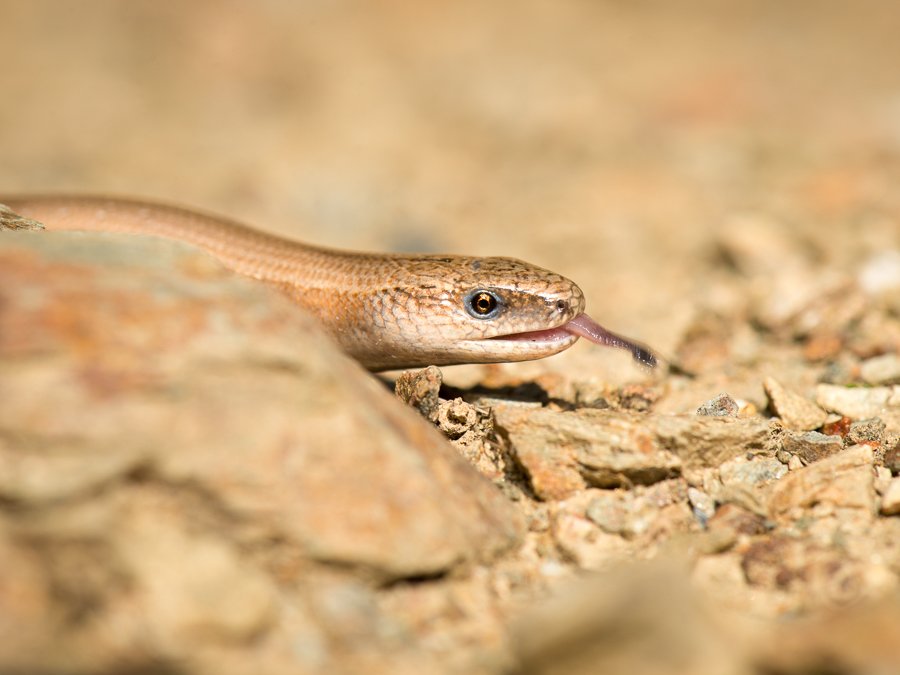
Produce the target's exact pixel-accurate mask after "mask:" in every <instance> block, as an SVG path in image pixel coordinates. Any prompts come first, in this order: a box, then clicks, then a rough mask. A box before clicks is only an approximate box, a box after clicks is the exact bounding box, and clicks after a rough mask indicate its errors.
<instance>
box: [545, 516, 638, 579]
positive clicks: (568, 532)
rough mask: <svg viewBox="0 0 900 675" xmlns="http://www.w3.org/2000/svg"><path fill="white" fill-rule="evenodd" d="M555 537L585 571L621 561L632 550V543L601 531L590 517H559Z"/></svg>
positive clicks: (554, 528) (559, 544)
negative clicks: (629, 546) (629, 547)
mask: <svg viewBox="0 0 900 675" xmlns="http://www.w3.org/2000/svg"><path fill="white" fill-rule="evenodd" d="M553 538H554V540H555V541H556V544H557V546H558V547H559V548H560V550H562V551H563V552H564V553H565V554H566V555H567V557H569V558H570V559H572V560H574V561H575V564H576V565H578V567H579V568H581V569H585V570H599V569H602V568H603V567H604V566H606V565H608V564H609V563H613V562H621V561H622V560H623V559H624V558H625V554H626V553H627V551H628V542H626V541H625V539H623V538H622V537H620V536H617V535H615V534H609V533H607V532H603V531H600V530H598V529H597V527H596V526H595V525H594V524H593V523H592V522H590V521H589V520H587V519H586V518H581V517H579V516H575V515H572V514H569V513H563V514H560V515H559V516H558V517H557V519H556V522H555V524H554V527H553Z"/></svg>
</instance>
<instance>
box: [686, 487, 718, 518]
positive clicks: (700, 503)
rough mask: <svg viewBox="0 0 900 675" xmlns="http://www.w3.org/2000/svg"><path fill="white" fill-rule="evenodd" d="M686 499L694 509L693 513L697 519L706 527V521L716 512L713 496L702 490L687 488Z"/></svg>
mask: <svg viewBox="0 0 900 675" xmlns="http://www.w3.org/2000/svg"><path fill="white" fill-rule="evenodd" d="M688 500H689V501H690V502H691V507H693V509H694V515H695V516H696V517H697V520H699V521H700V524H701V525H703V526H704V527H706V523H707V521H708V520H709V519H710V518H712V516H713V514H714V513H715V512H716V504H715V502H714V501H713V498H712V497H710V496H709V495H708V494H706V493H705V492H703V491H702V490H698V489H697V488H688Z"/></svg>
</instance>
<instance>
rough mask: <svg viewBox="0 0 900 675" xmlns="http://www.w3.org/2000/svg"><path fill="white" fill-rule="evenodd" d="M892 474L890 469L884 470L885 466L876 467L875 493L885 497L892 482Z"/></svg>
mask: <svg viewBox="0 0 900 675" xmlns="http://www.w3.org/2000/svg"><path fill="white" fill-rule="evenodd" d="M892 478H893V477H892V476H891V472H890V470H889V469H886V468H884V467H883V466H876V467H875V492H877V493H878V494H880V495H883V494H884V493H885V492H886V491H887V489H888V485H890V483H891V480H892Z"/></svg>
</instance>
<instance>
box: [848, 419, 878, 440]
mask: <svg viewBox="0 0 900 675" xmlns="http://www.w3.org/2000/svg"><path fill="white" fill-rule="evenodd" d="M884 429H885V424H884V422H882V421H881V419H879V418H878V417H874V418H872V419H870V420H863V421H861V422H854V423H853V424H851V425H850V430H849V431H848V432H847V435H846V436H845V437H844V443H845V444H846V445H848V446H849V445H857V444H858V443H870V444H872V445H874V446H875V447H879V446H880V445H881V444H882V443H884Z"/></svg>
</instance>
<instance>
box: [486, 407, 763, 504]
mask: <svg viewBox="0 0 900 675" xmlns="http://www.w3.org/2000/svg"><path fill="white" fill-rule="evenodd" d="M494 415H495V423H496V428H497V429H498V431H499V432H500V434H501V435H502V436H504V437H505V438H507V439H508V440H509V444H510V450H511V451H512V453H513V454H514V455H515V456H516V457H517V461H518V462H519V463H520V464H521V465H522V467H523V468H524V469H525V472H526V473H527V474H528V476H529V479H530V481H531V485H532V488H533V489H534V491H535V494H537V495H538V497H540V498H541V499H564V498H565V497H567V496H568V495H570V494H573V493H574V492H577V491H579V490H583V489H584V488H586V487H588V486H594V487H601V488H611V487H619V486H628V485H631V484H638V485H649V484H652V483H655V482H658V481H660V480H663V479H665V478H669V477H672V476H675V475H677V474H678V473H679V472H680V471H681V468H682V467H683V466H694V467H703V466H714V465H716V464H717V463H720V462H721V461H724V460H725V459H728V458H730V457H734V456H738V455H741V454H745V453H747V452H750V451H752V450H758V449H760V448H763V447H765V444H766V442H767V439H768V425H767V423H766V422H765V421H764V420H759V419H728V418H707V417H698V416H695V415H684V416H674V415H658V414H653V413H647V414H637V413H627V412H616V411H611V410H593V409H580V410H576V411H570V412H554V411H552V410H547V409H537V410H534V409H522V408H514V407H506V406H498V407H497V408H495V409H494Z"/></svg>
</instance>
